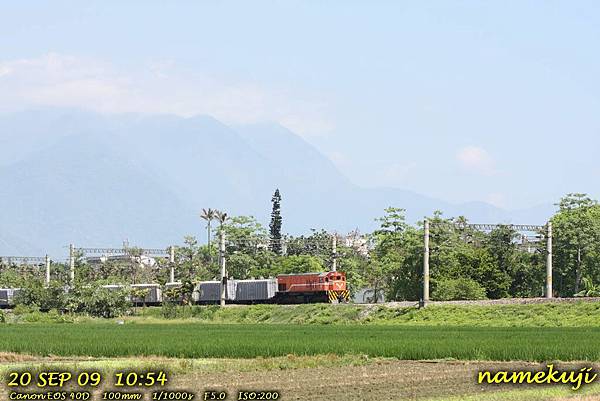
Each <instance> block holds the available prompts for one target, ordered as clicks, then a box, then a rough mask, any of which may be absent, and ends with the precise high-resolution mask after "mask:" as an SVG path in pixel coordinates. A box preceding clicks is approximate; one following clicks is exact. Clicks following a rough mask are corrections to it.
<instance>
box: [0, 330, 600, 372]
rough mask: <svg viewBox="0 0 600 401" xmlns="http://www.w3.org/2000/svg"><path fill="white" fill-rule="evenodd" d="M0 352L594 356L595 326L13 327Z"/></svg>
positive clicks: (2, 337) (598, 338)
mask: <svg viewBox="0 0 600 401" xmlns="http://www.w3.org/2000/svg"><path fill="white" fill-rule="evenodd" d="M0 352H17V353H26V354H33V355H56V356H92V357H127V356H152V355H155V356H166V357H179V358H254V357H276V356H285V355H321V354H335V355H367V356H370V357H392V358H398V359H405V360H424V359H448V358H451V359H460V360H497V361H513V360H520V361H540V362H541V361H554V360H561V361H584V360H587V361H600V328H593V327H589V328H544V327H538V328H534V327H506V328H494V327H433V326H418V327H417V326H389V325H386V326H383V325H287V324H277V325H271V324H244V325H238V324H227V325H221V324H201V323H174V324H139V323H138V324H122V325H118V324H115V323H114V322H111V323H88V324H84V323H81V324H18V325H12V324H11V325H2V326H0Z"/></svg>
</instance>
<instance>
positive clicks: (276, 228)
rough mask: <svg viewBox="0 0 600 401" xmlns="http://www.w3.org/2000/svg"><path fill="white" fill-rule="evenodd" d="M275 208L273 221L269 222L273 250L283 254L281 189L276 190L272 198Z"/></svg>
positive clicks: (272, 213) (272, 214) (272, 211)
mask: <svg viewBox="0 0 600 401" xmlns="http://www.w3.org/2000/svg"><path fill="white" fill-rule="evenodd" d="M271 202H272V203H273V209H272V210H271V223H270V224H269V234H270V239H271V251H272V252H273V253H275V254H277V255H281V249H282V243H281V239H282V238H281V223H282V218H281V195H280V194H279V189H276V190H275V193H274V194H273V197H272V198H271Z"/></svg>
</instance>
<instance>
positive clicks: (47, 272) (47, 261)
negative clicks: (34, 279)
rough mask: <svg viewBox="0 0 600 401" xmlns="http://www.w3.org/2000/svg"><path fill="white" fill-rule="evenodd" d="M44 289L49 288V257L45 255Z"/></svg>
mask: <svg viewBox="0 0 600 401" xmlns="http://www.w3.org/2000/svg"><path fill="white" fill-rule="evenodd" d="M45 262H46V287H48V286H50V256H48V255H46V260H45Z"/></svg>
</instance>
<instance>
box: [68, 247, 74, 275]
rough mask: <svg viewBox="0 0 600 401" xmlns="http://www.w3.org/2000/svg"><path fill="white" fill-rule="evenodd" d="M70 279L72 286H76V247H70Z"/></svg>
mask: <svg viewBox="0 0 600 401" xmlns="http://www.w3.org/2000/svg"><path fill="white" fill-rule="evenodd" d="M69 278H70V282H71V285H73V284H75V245H73V244H70V245H69Z"/></svg>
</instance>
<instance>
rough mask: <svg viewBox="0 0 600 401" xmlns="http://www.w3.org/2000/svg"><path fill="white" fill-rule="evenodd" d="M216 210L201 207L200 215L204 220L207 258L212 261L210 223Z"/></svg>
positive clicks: (214, 216) (215, 215)
mask: <svg viewBox="0 0 600 401" xmlns="http://www.w3.org/2000/svg"><path fill="white" fill-rule="evenodd" d="M216 212H217V211H216V210H213V209H211V208H208V209H204V208H202V213H201V214H200V217H201V218H202V219H204V220H206V231H207V245H208V258H209V260H210V261H211V262H212V253H211V252H210V223H211V222H212V221H213V220H214V219H215V218H216V217H217V214H216Z"/></svg>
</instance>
